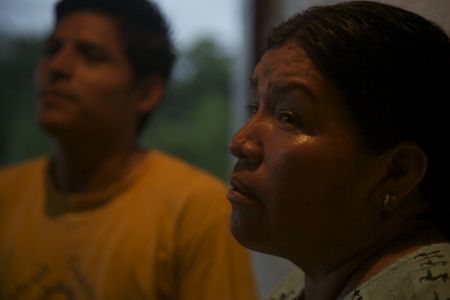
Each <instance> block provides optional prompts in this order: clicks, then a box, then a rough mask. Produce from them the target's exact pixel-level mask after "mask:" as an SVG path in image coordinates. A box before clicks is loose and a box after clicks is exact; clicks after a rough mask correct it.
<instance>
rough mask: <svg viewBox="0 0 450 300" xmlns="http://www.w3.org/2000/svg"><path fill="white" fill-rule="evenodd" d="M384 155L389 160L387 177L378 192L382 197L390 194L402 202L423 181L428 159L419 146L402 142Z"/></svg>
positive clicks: (381, 182) (386, 171)
mask: <svg viewBox="0 0 450 300" xmlns="http://www.w3.org/2000/svg"><path fill="white" fill-rule="evenodd" d="M383 155H386V157H385V158H386V159H387V161H386V165H385V166H386V170H385V176H384V177H383V178H382V180H381V181H380V186H379V189H377V190H378V191H379V193H380V195H381V194H390V195H394V196H395V197H396V199H398V200H401V199H403V198H405V197H406V196H408V195H409V194H410V193H412V192H413V191H414V190H415V189H416V188H417V187H418V185H419V183H420V182H421V181H422V179H423V177H424V176H425V172H426V170H427V157H426V155H425V153H424V152H423V150H422V149H421V148H420V147H419V146H418V145H417V144H415V143H411V142H402V143H400V144H398V145H396V146H395V147H394V148H392V149H390V150H389V151H387V152H386V153H385V154H383ZM377 198H378V199H380V198H381V197H377Z"/></svg>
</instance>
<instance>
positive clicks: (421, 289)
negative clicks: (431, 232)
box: [345, 243, 450, 300]
mask: <svg viewBox="0 0 450 300" xmlns="http://www.w3.org/2000/svg"><path fill="white" fill-rule="evenodd" d="M425 296H426V297H428V298H429V299H450V243H437V244H431V245H426V246H423V247H421V248H419V249H417V250H416V251H414V252H412V253H410V254H408V255H406V256H404V257H402V258H401V259H399V260H397V261H396V262H394V263H393V264H391V265H390V266H389V267H387V268H386V269H384V270H383V271H381V272H379V273H378V274H377V275H375V276H373V277H372V278H370V279H369V280H367V281H366V282H365V283H364V284H363V285H361V286H360V287H359V288H357V289H355V290H353V291H352V292H351V293H350V294H349V295H347V297H345V299H346V300H349V299H360V300H363V299H425V298H424V297H425Z"/></svg>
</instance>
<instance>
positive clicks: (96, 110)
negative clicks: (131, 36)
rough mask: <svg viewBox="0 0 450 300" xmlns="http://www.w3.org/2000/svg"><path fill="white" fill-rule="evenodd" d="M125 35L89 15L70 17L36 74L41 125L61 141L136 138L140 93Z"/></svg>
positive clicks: (57, 32)
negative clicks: (131, 135)
mask: <svg viewBox="0 0 450 300" xmlns="http://www.w3.org/2000/svg"><path fill="white" fill-rule="evenodd" d="M133 80H134V79H133V73H132V69H131V66H130V63H129V61H128V59H127V57H126V55H125V51H124V47H123V45H122V41H121V38H120V34H119V30H118V28H117V27H116V25H115V24H114V22H113V21H112V19H110V18H109V17H107V16H104V15H101V14H97V13H94V12H89V11H81V12H75V13H73V14H69V15H67V16H65V17H64V18H63V19H62V20H60V22H59V23H58V24H57V25H56V28H55V30H54V31H53V33H52V34H51V35H50V36H49V37H48V39H47V41H46V42H45V46H44V55H43V58H42V60H41V62H40V64H39V66H38V68H37V71H36V85H37V92H38V123H39V125H40V126H41V127H42V128H43V129H45V130H46V131H48V132H49V133H51V134H52V135H54V136H55V137H56V138H62V137H63V138H70V137H74V138H79V137H83V136H84V137H88V136H90V137H94V138H95V137H97V136H102V137H108V136H112V135H120V134H130V133H131V134H133V133H134V132H135V130H136V124H137V121H138V118H139V113H138V112H137V110H136V107H135V106H136V105H135V102H136V99H137V94H138V93H137V91H136V86H135V82H134V81H133Z"/></svg>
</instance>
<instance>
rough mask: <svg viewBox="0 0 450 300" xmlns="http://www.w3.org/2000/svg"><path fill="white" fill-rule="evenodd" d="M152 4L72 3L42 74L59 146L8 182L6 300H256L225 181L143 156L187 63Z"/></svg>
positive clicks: (51, 130)
mask: <svg viewBox="0 0 450 300" xmlns="http://www.w3.org/2000/svg"><path fill="white" fill-rule="evenodd" d="M168 31H169V30H168V26H167V24H166V22H165V20H164V19H163V17H162V16H161V14H160V12H159V11H158V9H157V7H156V6H155V5H154V4H152V3H150V2H147V1H146V0H133V1H130V0H103V1H102V0H84V1H83V0H62V1H61V2H59V3H58V4H57V6H56V26H55V28H54V30H53V32H52V33H51V34H50V36H49V37H48V38H47V40H46V42H45V46H44V55H43V57H42V60H41V62H40V64H39V66H38V68H37V72H36V86H37V93H38V123H39V126H40V127H41V128H42V129H43V130H45V131H46V132H47V133H48V134H49V135H50V136H51V137H53V138H54V140H55V142H56V146H57V150H56V153H55V154H54V155H53V156H51V157H50V158H39V159H35V160H32V161H28V162H25V163H22V164H19V165H16V166H12V167H8V168H6V169H4V170H2V171H1V172H0V242H1V244H0V299H207V300H209V299H233V300H234V299H254V298H255V294H254V289H253V282H252V278H251V269H250V266H249V261H248V257H247V253H246V252H245V250H243V249H242V248H240V247H239V246H237V244H235V242H234V241H233V239H232V238H231V236H230V233H229V232H228V207H227V206H225V205H226V201H225V200H224V195H225V190H224V187H223V186H222V183H220V182H219V181H218V180H216V179H214V178H212V177H210V176H209V175H207V174H205V173H203V172H202V171H200V170H197V169H195V168H194V167H192V166H190V165H188V164H186V163H184V162H182V161H180V160H177V159H176V158H173V157H170V156H168V155H166V154H163V153H161V152H158V151H156V150H145V149H142V148H140V147H139V146H138V144H137V141H136V140H137V137H138V133H139V130H140V129H141V128H142V126H143V124H144V122H145V120H146V119H147V117H148V114H149V113H151V112H152V110H153V109H154V108H155V106H156V105H157V104H158V102H159V100H160V99H161V95H162V93H163V91H164V87H165V85H166V82H167V80H168V78H169V76H170V71H171V67H172V64H173V60H174V51H173V46H172V44H171V41H170V39H169V33H168Z"/></svg>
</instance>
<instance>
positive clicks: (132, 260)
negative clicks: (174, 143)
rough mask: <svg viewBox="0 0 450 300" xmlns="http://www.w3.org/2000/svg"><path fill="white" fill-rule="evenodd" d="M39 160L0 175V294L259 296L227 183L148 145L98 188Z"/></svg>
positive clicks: (58, 296)
mask: <svg viewBox="0 0 450 300" xmlns="http://www.w3.org/2000/svg"><path fill="white" fill-rule="evenodd" d="M47 165H48V160H47V159H46V158H40V159H36V160H33V161H29V162H25V163H22V164H19V165H15V166H12V167H8V168H6V169H4V170H2V171H1V172H0V299H4V300H7V299H177V300H178V299H179V300H181V299H185V300H187V299H196V300H200V299H205V300H210V299H211V300H212V299H215V300H217V299H219V300H220V299H230V300H235V299H246V300H248V299H256V296H255V289H254V284H253V279H252V272H251V267H250V263H249V258H248V253H247V252H246V250H244V249H243V248H241V247H240V246H238V245H237V243H236V242H235V241H234V240H233V238H232V237H231V234H230V233H229V229H228V218H229V204H228V203H227V201H226V199H225V196H224V195H225V190H224V186H223V184H222V183H221V182H220V181H218V180H217V179H214V178H213V177H211V176H209V175H207V174H205V173H204V172H202V171H200V170H198V169H195V168H194V167H192V166H190V165H188V164H186V163H184V162H182V161H180V160H177V159H176V158H173V157H170V156H168V155H166V154H163V153H160V152H157V151H151V152H149V153H148V154H147V157H146V159H145V160H144V161H143V162H142V163H141V164H140V165H139V166H138V167H136V168H135V169H134V170H133V171H132V172H131V173H130V174H128V175H126V176H125V177H124V178H122V179H121V180H120V181H119V182H117V183H115V184H113V185H112V186H110V187H109V188H108V189H106V190H104V191H102V192H99V193H90V194H69V195H68V194H61V193H59V192H57V191H56V190H55V188H54V187H53V185H52V183H51V181H50V180H49V177H48V175H47V168H48V167H47Z"/></svg>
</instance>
